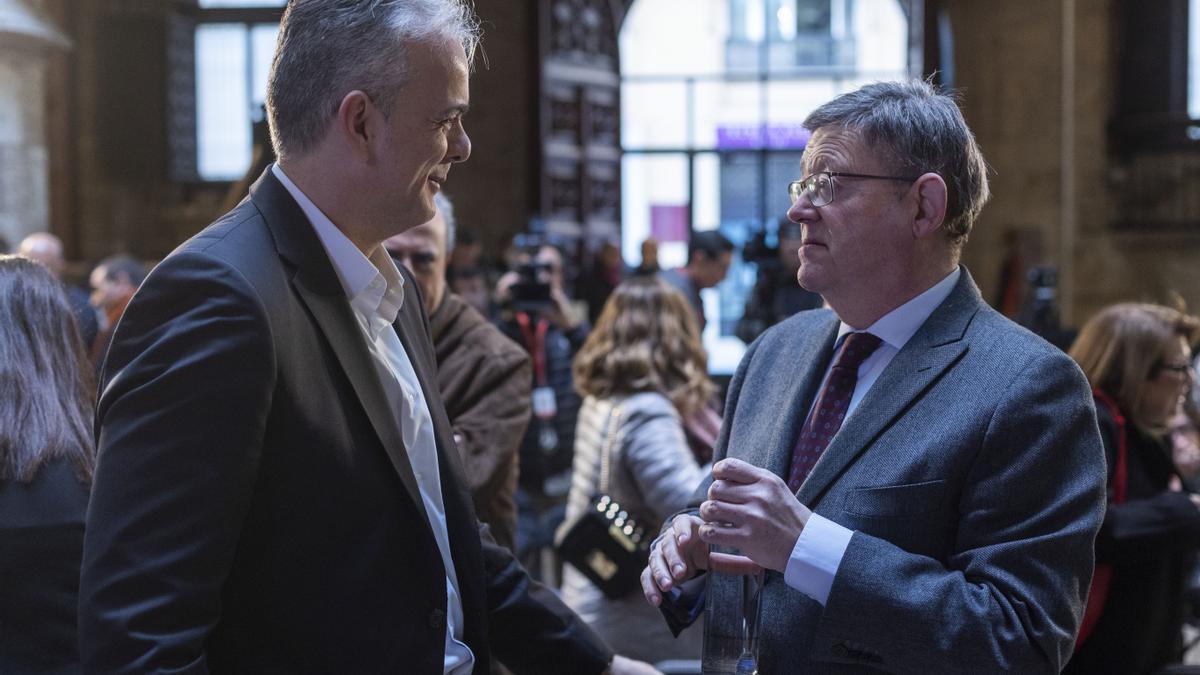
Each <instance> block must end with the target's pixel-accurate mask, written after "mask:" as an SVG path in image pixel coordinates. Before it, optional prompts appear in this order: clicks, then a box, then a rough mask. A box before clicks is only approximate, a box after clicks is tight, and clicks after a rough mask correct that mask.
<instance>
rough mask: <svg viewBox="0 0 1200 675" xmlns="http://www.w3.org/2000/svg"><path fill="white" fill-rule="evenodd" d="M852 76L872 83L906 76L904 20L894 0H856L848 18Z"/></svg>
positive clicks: (906, 36) (906, 30)
mask: <svg viewBox="0 0 1200 675" xmlns="http://www.w3.org/2000/svg"><path fill="white" fill-rule="evenodd" d="M850 31H851V34H850V35H849V36H847V38H848V39H849V40H851V41H852V44H853V49H854V64H855V70H856V71H857V73H856V75H857V76H858V77H860V78H863V79H864V80H866V82H872V81H875V80H894V79H898V78H905V77H908V20H907V19H906V18H904V12H903V11H902V10H901V9H900V3H899V2H897V1H896V0H858V1H857V2H855V3H854V4H853V11H852V12H851V17H850Z"/></svg>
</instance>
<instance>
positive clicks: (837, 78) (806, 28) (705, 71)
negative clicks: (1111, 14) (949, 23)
mask: <svg viewBox="0 0 1200 675" xmlns="http://www.w3.org/2000/svg"><path fill="white" fill-rule="evenodd" d="M620 48H621V49H620V53H621V73H622V76H621V106H622V111H621V144H622V150H623V151H624V157H623V164H622V168H621V171H622V181H621V182H622V186H621V190H622V253H623V255H624V257H625V259H626V260H629V261H637V260H639V259H640V257H641V253H640V245H641V242H642V241H643V240H644V239H646V238H647V237H649V236H653V237H654V238H655V239H657V240H659V242H660V246H659V263H660V265H661V266H662V267H663V268H665V269H669V268H672V267H679V266H682V265H683V264H684V263H685V261H686V256H687V238H688V234H689V232H691V231H693V230H707V229H713V228H719V229H720V230H721V232H722V233H723V234H725V236H726V237H728V238H729V239H731V240H732V241H733V242H734V243H735V244H737V245H738V248H739V251H740V250H741V249H742V248H743V247H744V246H745V244H746V243H747V242H749V241H750V240H751V239H752V238H754V237H755V236H756V235H759V234H760V233H761V234H762V236H763V237H764V239H765V241H766V243H767V244H768V245H770V244H773V242H774V236H775V231H776V228H777V225H778V221H779V219H780V218H782V217H784V215H785V214H786V212H787V208H788V206H789V203H788V198H787V193H786V186H787V183H788V182H789V181H792V180H795V179H796V178H799V176H798V175H797V174H798V172H799V164H800V154H801V153H802V152H803V150H804V145H805V142H806V141H807V140H808V133H807V132H806V131H805V130H804V129H803V128H802V126H801V122H802V121H803V120H804V118H805V117H806V116H807V115H808V113H809V112H811V111H812V110H813V109H814V108H815V107H816V106H818V105H820V104H821V103H824V102H825V101H828V100H829V99H830V98H832V97H833V96H835V95H837V94H839V93H842V92H845V91H849V90H852V89H854V88H857V87H858V86H860V85H862V84H864V83H866V82H871V81H875V80H890V79H898V78H905V77H907V76H908V74H909V72H910V70H911V68H910V64H909V63H908V55H909V30H908V21H907V19H906V18H905V15H904V12H903V11H902V9H901V6H900V2H899V1H898V0H637V1H636V2H634V3H633V5H632V7H631V8H630V10H629V14H628V15H627V16H626V18H625V22H624V24H623V26H622V28H621V33H620ZM754 279H755V266H754V264H753V263H752V262H751V261H747V260H744V259H742V257H741V256H740V255H735V258H734V263H733V266H732V267H731V269H730V271H729V275H728V276H727V277H726V280H725V282H724V283H722V284H721V285H720V286H718V287H717V288H716V289H711V290H709V291H705V292H704V293H702V295H703V296H704V304H705V310H706V315H707V317H708V319H709V321H708V326H707V328H706V330H705V336H704V341H705V347H706V348H707V349H708V352H709V367H710V370H711V371H712V372H713V373H716V374H727V373H731V372H733V369H734V368H735V367H736V365H737V361H738V360H739V359H740V358H741V355H742V353H743V351H744V350H745V346H744V345H743V344H742V342H741V341H740V340H738V339H737V338H736V337H734V335H733V333H734V326H735V324H736V322H737V320H738V318H740V317H741V315H742V310H743V308H744V304H745V300H746V296H747V293H748V291H749V289H750V288H751V287H752V286H753V284H754Z"/></svg>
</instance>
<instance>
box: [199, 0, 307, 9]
mask: <svg viewBox="0 0 1200 675" xmlns="http://www.w3.org/2000/svg"><path fill="white" fill-rule="evenodd" d="M286 4H287V0H200V8H201V9H208V8H211V7H283V6H284V5H286Z"/></svg>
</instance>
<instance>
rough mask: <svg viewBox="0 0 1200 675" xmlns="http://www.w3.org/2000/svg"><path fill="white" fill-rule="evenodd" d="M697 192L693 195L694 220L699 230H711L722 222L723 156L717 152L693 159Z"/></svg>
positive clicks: (697, 155) (696, 156) (699, 154)
mask: <svg viewBox="0 0 1200 675" xmlns="http://www.w3.org/2000/svg"><path fill="white" fill-rule="evenodd" d="M692 174H693V176H694V180H695V181H696V193H695V195H694V196H693V197H692V222H693V223H695V229H697V230H711V229H712V228H713V227H715V226H716V225H717V224H718V223H720V222H721V158H720V157H719V156H718V155H717V153H715V152H703V153H698V154H696V155H695V157H693V159H692Z"/></svg>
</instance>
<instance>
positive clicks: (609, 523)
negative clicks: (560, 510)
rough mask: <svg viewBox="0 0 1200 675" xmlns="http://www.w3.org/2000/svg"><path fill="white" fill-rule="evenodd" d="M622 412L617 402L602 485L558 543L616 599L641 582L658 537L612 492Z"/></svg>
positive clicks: (604, 448)
mask: <svg viewBox="0 0 1200 675" xmlns="http://www.w3.org/2000/svg"><path fill="white" fill-rule="evenodd" d="M620 417H621V408H620V406H616V405H614V406H613V408H612V409H611V410H610V411H609V413H608V422H607V424H606V425H605V433H604V439H603V441H602V442H601V447H600V484H599V486H598V487H599V490H598V492H597V493H596V494H595V495H594V496H593V497H592V499H591V502H590V503H589V504H588V509H587V510H586V511H584V512H583V515H582V516H580V518H579V520H577V521H575V523H574V524H572V525H571V527H570V528H569V529H567V531H566V533H565V534H564V535H563V537H562V541H560V542H559V544H558V555H559V557H560V558H562V559H563V561H565V562H568V563H570V564H571V565H572V566H574V567H575V569H577V570H579V572H580V573H581V574H583V575H584V576H585V577H587V578H588V579H589V580H591V582H592V583H593V584H595V585H596V587H597V588H599V589H600V591H601V592H602V593H604V595H605V596H607V597H609V598H613V599H616V598H623V597H625V596H627V595H629V594H630V593H632V592H634V591H635V590H637V589H638V588H639V587H640V586H641V582H640V578H641V575H642V570H643V569H645V567H646V561H647V560H648V559H649V557H650V544H651V542H652V541H653V539H654V537H653V536H652V533H651V531H650V530H649V528H648V527H647V526H646V524H647V523H648V522H649V521H647V520H645V519H644V518H639V517H638V516H636V515H635V514H633V513H630V512H629V511H628V510H627V509H625V508H622V506H621V505H620V504H618V503H617V502H616V501H614V500H613V499H612V497H610V496H609V494H608V478H609V470H610V464H611V462H612V457H611V455H612V449H613V446H614V445H615V443H616V438H615V437H616V433H615V427H616V424H617V423H618V422H619V421H620Z"/></svg>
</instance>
